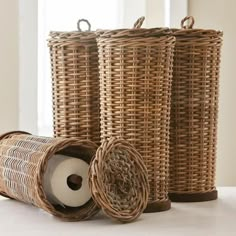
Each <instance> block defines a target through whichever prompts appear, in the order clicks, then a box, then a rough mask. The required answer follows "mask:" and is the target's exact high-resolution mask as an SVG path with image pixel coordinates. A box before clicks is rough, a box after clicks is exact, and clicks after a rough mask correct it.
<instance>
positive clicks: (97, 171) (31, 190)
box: [0, 131, 149, 222]
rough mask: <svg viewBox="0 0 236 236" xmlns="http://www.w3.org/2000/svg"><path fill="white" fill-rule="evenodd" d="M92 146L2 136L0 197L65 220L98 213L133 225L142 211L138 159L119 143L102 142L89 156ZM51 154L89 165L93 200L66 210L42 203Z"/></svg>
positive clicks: (143, 185)
mask: <svg viewBox="0 0 236 236" xmlns="http://www.w3.org/2000/svg"><path fill="white" fill-rule="evenodd" d="M96 147H97V145H95V144H94V143H92V142H89V141H80V140H78V139H75V138H46V137H39V136H33V135H30V134H28V133H25V132H20V131H16V132H10V133H7V134H4V135H2V136H0V194H1V195H3V196H5V197H9V198H13V199H16V200H19V201H23V202H26V203H29V204H33V205H35V206H37V207H39V208H42V209H44V210H45V211H47V212H49V213H50V214H52V215H55V216H57V217H60V218H61V219H64V220H69V221H79V220H85V219H89V218H90V217H92V216H93V215H94V214H96V213H97V212H98V210H99V209H100V208H102V209H103V211H104V212H105V213H106V215H108V216H109V217H112V218H113V219H117V220H119V221H121V222H130V221H133V220H135V219H136V218H137V217H139V216H140V214H141V213H142V212H143V210H144V209H145V208H146V206H147V201H148V194H149V185H148V176H147V170H146V167H145V165H144V163H143V161H142V159H141V156H140V154H139V153H138V152H137V151H136V150H135V149H134V148H133V147H132V146H131V145H130V144H128V143H127V142H125V141H124V140H121V139H111V140H109V141H108V142H104V143H103V144H102V145H101V146H100V148H99V149H98V150H97V152H96V155H95V151H96ZM54 154H62V155H66V156H68V157H75V158H79V159H82V160H84V161H85V162H87V163H89V164H90V179H89V184H90V190H91V193H92V197H93V199H94V201H93V199H92V198H91V199H90V200H89V201H88V202H87V203H85V204H84V205H82V206H80V207H68V206H65V205H64V206H61V205H59V204H54V203H52V202H51V201H50V199H48V197H47V193H46V190H45V188H44V184H43V180H44V178H45V172H46V169H47V166H48V163H49V160H50V158H53V156H54ZM94 156H95V157H94ZM92 157H94V160H93V162H90V161H91V158H92ZM70 176H71V175H70ZM73 181H75V180H73ZM72 183H75V182H72ZM73 190H75V189H73ZM95 202H96V203H97V204H95Z"/></svg>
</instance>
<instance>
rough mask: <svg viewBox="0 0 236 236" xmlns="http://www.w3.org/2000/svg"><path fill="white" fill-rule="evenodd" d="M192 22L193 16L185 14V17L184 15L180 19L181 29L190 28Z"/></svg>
mask: <svg viewBox="0 0 236 236" xmlns="http://www.w3.org/2000/svg"><path fill="white" fill-rule="evenodd" d="M186 22H188V24H187V25H185V23H186ZM194 22H195V21H194V18H193V16H186V17H184V19H183V20H181V28H182V29H192V28H193V25H194Z"/></svg>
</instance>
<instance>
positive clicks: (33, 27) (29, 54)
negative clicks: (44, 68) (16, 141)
mask: <svg viewBox="0 0 236 236" xmlns="http://www.w3.org/2000/svg"><path fill="white" fill-rule="evenodd" d="M18 1H19V9H18V11H19V19H18V22H19V129H20V130H24V131H28V132H30V133H33V134H37V131H38V124H37V120H38V119H37V118H38V106H37V104H38V102H37V91H38V76H37V75H38V74H37V73H38V72H37V67H38V66H37V59H38V58H37V55H38V53H37V51H38V40H37V39H38V38H37V37H38V7H37V6H38V1H37V0H18ZM5 2H8V1H7V0H5Z"/></svg>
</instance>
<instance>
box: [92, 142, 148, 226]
mask: <svg viewBox="0 0 236 236" xmlns="http://www.w3.org/2000/svg"><path fill="white" fill-rule="evenodd" d="M89 176H90V177H89V184H90V188H91V192H92V195H93V199H94V201H96V202H97V203H98V205H99V206H100V207H101V208H102V209H103V211H104V212H105V213H106V214H107V215H109V216H110V217H112V218H114V219H117V220H119V221H121V222H130V221H133V220H135V219H136V218H138V217H139V216H140V214H141V213H142V212H143V211H144V209H145V208H146V206H147V202H148V194H149V185H148V175H147V169H146V167H145V165H144V163H143V161H142V157H141V156H140V154H139V153H138V152H137V151H136V149H134V148H133V146H131V145H130V144H129V143H127V142H126V141H124V140H122V139H111V140H109V141H105V142H103V143H102V145H101V146H100V147H99V148H98V150H97V153H96V158H95V159H94V160H93V162H92V164H91V166H90V171H89Z"/></svg>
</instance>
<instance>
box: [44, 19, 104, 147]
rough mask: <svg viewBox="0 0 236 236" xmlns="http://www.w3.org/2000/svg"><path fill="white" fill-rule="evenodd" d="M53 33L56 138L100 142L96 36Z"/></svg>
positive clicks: (91, 33) (53, 87)
mask: <svg viewBox="0 0 236 236" xmlns="http://www.w3.org/2000/svg"><path fill="white" fill-rule="evenodd" d="M83 21H85V22H87V23H88V24H89V22H88V21H86V20H84V19H83V20H80V21H79V22H78V29H79V31H76V32H51V33H50V39H49V43H48V45H49V48H50V56H51V74H52V89H53V123H54V136H55V137H64V138H71V137H79V138H81V139H87V140H91V141H93V142H95V143H97V144H99V143H100V123H99V75H98V51H97V43H96V35H95V33H94V32H91V31H90V24H89V30H88V31H86V32H81V30H80V23H81V22H83Z"/></svg>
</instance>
